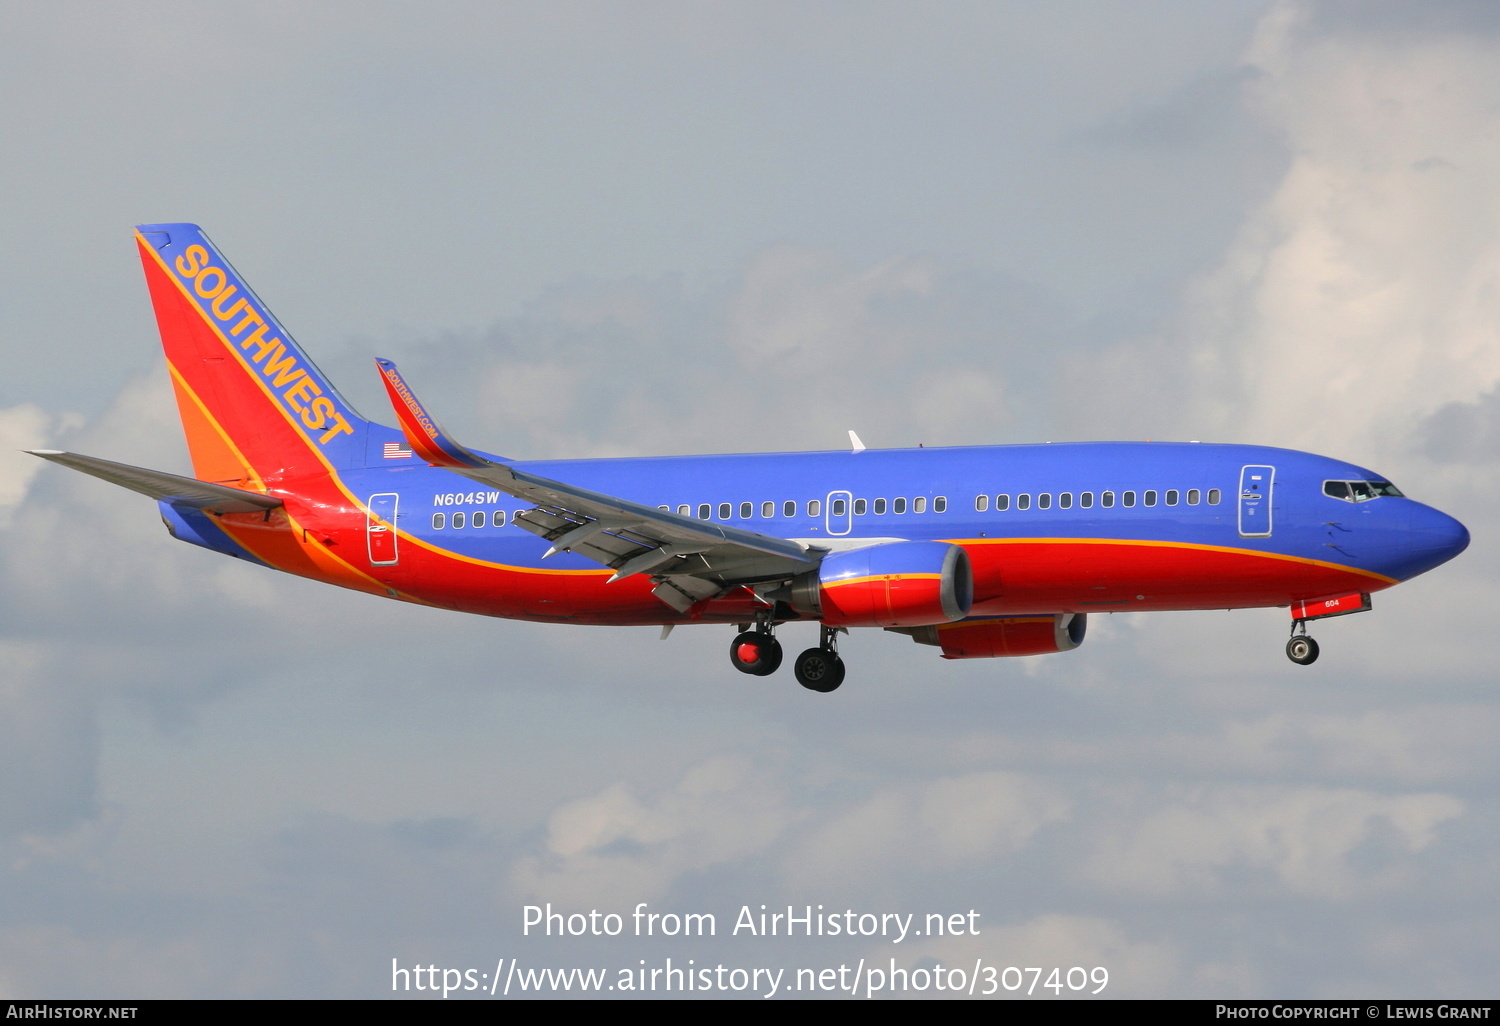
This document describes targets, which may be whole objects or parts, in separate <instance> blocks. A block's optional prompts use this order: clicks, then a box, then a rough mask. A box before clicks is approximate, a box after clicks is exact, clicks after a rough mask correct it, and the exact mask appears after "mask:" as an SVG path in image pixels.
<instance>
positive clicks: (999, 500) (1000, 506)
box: [995, 495, 1010, 513]
mask: <svg viewBox="0 0 1500 1026" xmlns="http://www.w3.org/2000/svg"><path fill="white" fill-rule="evenodd" d="M1008 509H1010V496H1009V495H997V496H995V511H996V512H997V513H1004V512H1005V511H1006V510H1008Z"/></svg>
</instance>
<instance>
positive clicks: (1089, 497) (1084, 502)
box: [1078, 492, 1094, 509]
mask: <svg viewBox="0 0 1500 1026" xmlns="http://www.w3.org/2000/svg"><path fill="white" fill-rule="evenodd" d="M1078 505H1080V506H1082V507H1083V508H1084V509H1088V508H1090V507H1091V506H1093V505H1094V493H1093V492H1084V493H1082V494H1081V495H1079V496H1078Z"/></svg>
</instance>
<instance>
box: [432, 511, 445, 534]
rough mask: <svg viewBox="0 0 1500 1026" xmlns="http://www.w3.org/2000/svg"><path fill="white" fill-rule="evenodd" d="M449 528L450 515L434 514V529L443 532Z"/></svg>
mask: <svg viewBox="0 0 1500 1026" xmlns="http://www.w3.org/2000/svg"><path fill="white" fill-rule="evenodd" d="M447 526H448V515H447V514H446V513H434V514H433V515H432V529H433V530H434V531H441V530H442V529H443V528H444V527H447Z"/></svg>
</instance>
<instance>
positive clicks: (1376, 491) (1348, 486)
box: [1323, 481, 1402, 502]
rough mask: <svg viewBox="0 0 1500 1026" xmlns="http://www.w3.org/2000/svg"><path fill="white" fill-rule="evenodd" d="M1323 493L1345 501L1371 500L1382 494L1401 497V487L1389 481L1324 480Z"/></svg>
mask: <svg viewBox="0 0 1500 1026" xmlns="http://www.w3.org/2000/svg"><path fill="white" fill-rule="evenodd" d="M1323 494H1324V495H1326V496H1328V497H1329V498H1332V499H1342V500H1343V501H1345V502H1369V501H1370V500H1371V499H1378V498H1380V497H1381V496H1387V495H1388V496H1393V497H1395V498H1398V499H1399V498H1401V497H1402V493H1401V489H1399V488H1397V487H1396V486H1395V485H1393V484H1391V483H1390V482H1389V481H1324V482H1323Z"/></svg>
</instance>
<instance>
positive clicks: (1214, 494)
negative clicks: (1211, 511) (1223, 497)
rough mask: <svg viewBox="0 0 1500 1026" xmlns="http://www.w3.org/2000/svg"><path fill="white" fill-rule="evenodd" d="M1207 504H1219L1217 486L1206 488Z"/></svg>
mask: <svg viewBox="0 0 1500 1026" xmlns="http://www.w3.org/2000/svg"><path fill="white" fill-rule="evenodd" d="M1208 504H1209V505H1210V506H1217V505H1218V504H1219V490H1218V489H1217V488H1210V489H1209V490H1208Z"/></svg>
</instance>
